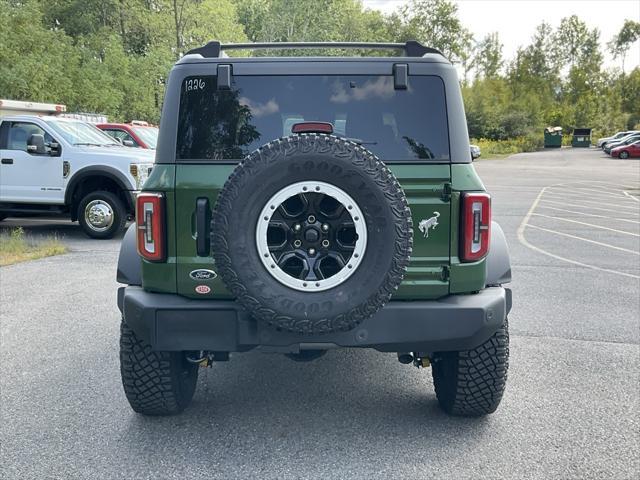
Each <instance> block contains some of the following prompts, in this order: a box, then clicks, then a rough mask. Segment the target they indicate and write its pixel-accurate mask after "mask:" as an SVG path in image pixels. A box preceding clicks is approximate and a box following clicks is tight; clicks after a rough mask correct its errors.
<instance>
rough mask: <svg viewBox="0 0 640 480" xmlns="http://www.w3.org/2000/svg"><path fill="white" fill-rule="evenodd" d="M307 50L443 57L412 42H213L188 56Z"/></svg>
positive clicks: (188, 53) (190, 51) (192, 51)
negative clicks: (227, 51) (384, 51)
mask: <svg viewBox="0 0 640 480" xmlns="http://www.w3.org/2000/svg"><path fill="white" fill-rule="evenodd" d="M305 48H354V49H355V48H360V49H363V48H365V49H371V50H403V51H404V53H405V55H406V56H407V57H422V56H423V55H425V54H427V53H435V54H438V55H442V53H441V52H440V51H439V50H436V49H435V48H430V47H425V46H424V45H422V44H421V43H419V42H416V41H414V40H410V41H408V42H405V43H367V42H275V43H264V42H259V43H227V44H222V43H220V42H217V41H212V42H209V43H207V44H206V45H204V46H202V47H199V48H194V49H193V50H189V51H188V52H187V55H190V54H200V55H202V56H203V57H205V58H218V57H220V56H221V55H222V52H223V51H224V50H259V49H260V50H264V49H276V50H284V49H305Z"/></svg>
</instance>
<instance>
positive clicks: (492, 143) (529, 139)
mask: <svg viewBox="0 0 640 480" xmlns="http://www.w3.org/2000/svg"><path fill="white" fill-rule="evenodd" d="M543 142H544V137H543V136H542V133H541V134H539V135H537V134H530V135H525V136H523V137H517V138H511V139H508V140H489V139H487V138H477V139H476V138H472V139H471V142H470V143H472V144H474V145H478V146H479V147H480V151H481V152H482V157H484V158H504V157H507V156H509V155H513V154H514V153H522V152H535V151H537V150H540V149H541V148H542V147H543ZM482 157H481V158H482Z"/></svg>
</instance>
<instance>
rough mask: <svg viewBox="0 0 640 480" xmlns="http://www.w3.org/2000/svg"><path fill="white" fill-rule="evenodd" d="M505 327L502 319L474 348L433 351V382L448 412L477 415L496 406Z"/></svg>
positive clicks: (503, 371) (505, 354)
mask: <svg viewBox="0 0 640 480" xmlns="http://www.w3.org/2000/svg"><path fill="white" fill-rule="evenodd" d="M508 368H509V328H508V322H507V320H505V322H504V324H503V325H502V327H500V329H499V330H498V331H497V332H496V333H494V334H493V336H492V337H491V338H490V339H489V340H487V341H486V342H484V343H483V344H481V345H480V346H478V347H476V348H474V349H473V350H464V351H460V352H441V353H438V354H436V355H434V360H433V383H434V386H435V389H436V396H437V397H438V402H439V403H440V406H441V407H442V409H443V410H444V411H445V412H447V413H448V414H450V415H455V416H464V417H480V416H482V415H487V414H489V413H493V412H495V411H496V409H497V408H498V405H499V404H500V400H502V394H503V393H504V388H505V386H506V383H507V370H508Z"/></svg>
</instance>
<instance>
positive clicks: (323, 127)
mask: <svg viewBox="0 0 640 480" xmlns="http://www.w3.org/2000/svg"><path fill="white" fill-rule="evenodd" d="M291 133H328V134H331V133H333V125H331V124H330V123H329V122H300V123H294V124H293V126H292V127H291Z"/></svg>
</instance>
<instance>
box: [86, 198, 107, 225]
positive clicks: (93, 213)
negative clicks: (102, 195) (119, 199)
mask: <svg viewBox="0 0 640 480" xmlns="http://www.w3.org/2000/svg"><path fill="white" fill-rule="evenodd" d="M84 219H85V222H86V224H87V226H89V228H91V229H92V230H95V231H96V232H104V231H106V230H108V229H109V228H111V226H112V225H113V220H114V214H113V208H112V207H111V205H109V204H108V203H107V202H105V201H104V200H92V201H90V202H89V203H87V206H86V207H85V208H84Z"/></svg>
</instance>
